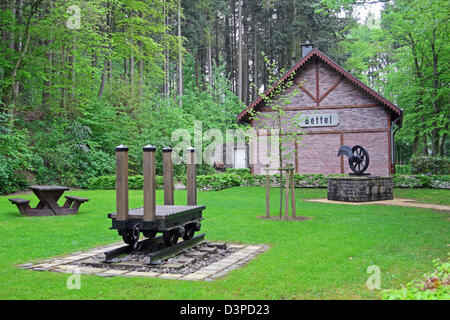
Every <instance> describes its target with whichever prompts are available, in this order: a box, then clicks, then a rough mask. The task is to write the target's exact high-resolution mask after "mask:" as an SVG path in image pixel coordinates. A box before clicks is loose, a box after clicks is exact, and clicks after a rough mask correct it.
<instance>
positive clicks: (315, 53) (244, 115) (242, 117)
mask: <svg viewBox="0 0 450 320" xmlns="http://www.w3.org/2000/svg"><path fill="white" fill-rule="evenodd" d="M313 57H317V58H318V59H319V60H321V61H323V62H324V63H326V64H327V65H328V66H329V67H331V68H332V69H333V70H335V71H336V72H338V73H339V74H341V75H342V76H343V77H344V78H345V79H348V80H349V81H350V82H352V83H353V84H354V85H355V86H357V87H358V88H360V89H362V90H363V91H364V92H366V93H367V94H369V95H370V96H371V97H373V98H374V99H375V100H377V101H378V102H380V103H381V104H383V105H384V106H386V107H387V108H389V109H390V110H391V111H392V112H393V114H394V118H393V120H396V119H397V118H400V121H401V120H402V118H403V111H402V109H400V108H399V107H397V106H396V105H395V104H393V103H392V102H390V101H389V100H387V99H386V98H384V97H383V96H382V95H380V94H379V93H377V92H376V91H375V90H373V89H371V88H369V87H368V86H367V85H365V84H364V83H362V82H361V81H360V80H358V79H357V78H356V77H355V76H353V75H352V74H350V73H349V72H348V71H346V70H344V68H342V67H341V66H339V65H338V64H337V63H336V62H334V61H333V60H331V59H330V58H329V57H327V56H326V55H325V54H324V53H322V52H321V51H319V50H318V49H313V50H312V51H311V52H309V53H308V54H307V55H306V56H304V57H303V58H302V59H301V60H300V61H299V62H297V64H296V65H295V66H293V67H292V68H291V69H289V71H288V72H286V73H285V74H284V75H283V76H282V77H281V78H280V79H279V80H278V81H277V82H276V83H275V84H274V85H273V86H272V87H270V88H269V89H267V90H266V91H265V92H264V93H263V96H268V95H269V94H270V93H271V92H272V91H273V90H274V89H275V88H276V87H278V85H279V84H281V83H283V82H284V81H286V80H287V79H288V78H289V77H290V76H291V75H292V74H294V73H295V72H297V71H298V70H299V69H300V68H301V67H302V66H304V65H305V64H306V63H307V62H308V61H310V60H311V59H312V58H313ZM262 101H263V98H262V96H259V97H258V98H257V99H256V100H255V101H253V102H252V103H251V104H250V105H249V106H248V107H247V108H245V109H244V110H243V111H242V112H241V113H239V114H238V116H237V119H238V121H248V112H249V111H250V110H253V109H254V108H255V107H256V106H258V105H259V104H260V103H261V102H262ZM399 124H400V125H401V122H400V123H399Z"/></svg>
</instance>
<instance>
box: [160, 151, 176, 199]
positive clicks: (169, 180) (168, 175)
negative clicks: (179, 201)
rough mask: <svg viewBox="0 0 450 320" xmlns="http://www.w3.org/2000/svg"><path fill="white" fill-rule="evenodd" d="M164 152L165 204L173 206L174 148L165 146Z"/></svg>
mask: <svg viewBox="0 0 450 320" xmlns="http://www.w3.org/2000/svg"><path fill="white" fill-rule="evenodd" d="M162 152H163V176H164V205H166V206H173V204H174V195H173V189H174V187H173V164H172V148H164V149H163V150H162Z"/></svg>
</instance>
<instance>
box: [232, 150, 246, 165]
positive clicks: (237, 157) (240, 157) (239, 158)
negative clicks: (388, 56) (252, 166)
mask: <svg viewBox="0 0 450 320" xmlns="http://www.w3.org/2000/svg"><path fill="white" fill-rule="evenodd" d="M234 168H235V169H244V168H247V150H245V149H234Z"/></svg>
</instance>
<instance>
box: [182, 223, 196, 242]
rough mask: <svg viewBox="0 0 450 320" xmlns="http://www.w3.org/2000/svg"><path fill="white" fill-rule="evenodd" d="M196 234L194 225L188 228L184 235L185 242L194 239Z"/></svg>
mask: <svg viewBox="0 0 450 320" xmlns="http://www.w3.org/2000/svg"><path fill="white" fill-rule="evenodd" d="M194 233H195V229H194V226H192V225H189V226H186V231H185V233H184V236H183V239H184V240H190V239H192V238H193V237H194Z"/></svg>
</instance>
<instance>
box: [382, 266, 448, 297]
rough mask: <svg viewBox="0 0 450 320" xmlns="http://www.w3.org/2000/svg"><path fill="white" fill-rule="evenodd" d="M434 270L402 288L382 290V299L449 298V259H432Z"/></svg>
mask: <svg viewBox="0 0 450 320" xmlns="http://www.w3.org/2000/svg"><path fill="white" fill-rule="evenodd" d="M433 262H434V267H435V271H434V272H431V273H426V274H424V275H423V279H422V280H418V281H412V282H409V283H408V284H407V285H406V287H403V288H402V289H391V290H385V291H384V292H383V299H384V300H449V299H450V277H449V270H450V261H449V260H448V259H447V261H445V262H442V261H441V260H440V259H436V260H433Z"/></svg>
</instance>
